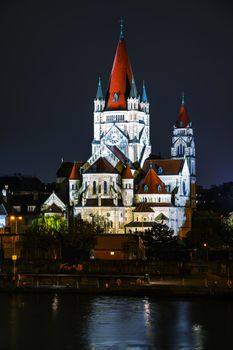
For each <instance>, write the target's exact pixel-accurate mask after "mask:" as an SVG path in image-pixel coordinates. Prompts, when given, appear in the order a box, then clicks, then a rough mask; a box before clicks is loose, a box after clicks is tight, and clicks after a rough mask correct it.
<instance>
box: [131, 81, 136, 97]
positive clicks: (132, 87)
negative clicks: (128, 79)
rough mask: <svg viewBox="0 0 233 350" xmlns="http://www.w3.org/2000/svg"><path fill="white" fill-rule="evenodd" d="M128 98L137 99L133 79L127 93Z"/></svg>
mask: <svg viewBox="0 0 233 350" xmlns="http://www.w3.org/2000/svg"><path fill="white" fill-rule="evenodd" d="M129 97H130V98H131V97H132V98H137V89H136V85H135V82H134V78H133V79H132V84H131V90H130V93H129Z"/></svg>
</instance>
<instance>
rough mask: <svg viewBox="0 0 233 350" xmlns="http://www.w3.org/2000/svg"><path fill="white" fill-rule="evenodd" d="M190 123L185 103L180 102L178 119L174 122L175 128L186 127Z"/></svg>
mask: <svg viewBox="0 0 233 350" xmlns="http://www.w3.org/2000/svg"><path fill="white" fill-rule="evenodd" d="M189 124H190V119H189V115H188V112H187V109H186V107H185V105H184V104H183V103H182V104H181V107H180V112H179V116H178V120H177V122H176V127H177V128H186V127H187V126H188V125H189Z"/></svg>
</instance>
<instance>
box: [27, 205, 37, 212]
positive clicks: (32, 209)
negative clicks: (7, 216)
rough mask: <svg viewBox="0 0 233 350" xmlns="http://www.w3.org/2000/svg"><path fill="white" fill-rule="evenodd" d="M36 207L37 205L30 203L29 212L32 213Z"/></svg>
mask: <svg viewBox="0 0 233 350" xmlns="http://www.w3.org/2000/svg"><path fill="white" fill-rule="evenodd" d="M35 209H36V206H35V205H28V212H30V213H32V212H33V211H34V210H35Z"/></svg>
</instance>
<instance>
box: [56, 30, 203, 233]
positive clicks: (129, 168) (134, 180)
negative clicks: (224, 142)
mask: <svg viewBox="0 0 233 350" xmlns="http://www.w3.org/2000/svg"><path fill="white" fill-rule="evenodd" d="M149 107H150V104H149V100H148V97H147V92H146V86H145V83H144V82H143V83H142V89H141V94H139V92H138V90H137V87H136V82H135V77H134V75H133V71H132V68H131V65H130V60H129V56H128V53H127V49H126V44H125V40H124V34H123V28H122V26H121V31H120V38H119V42H118V45H117V49H116V53H115V58H114V62H113V66H112V71H111V75H110V81H109V86H108V89H107V92H106V95H105V97H104V94H103V90H102V86H101V81H100V79H99V82H98V87H97V93H96V98H95V99H94V121H93V124H94V137H93V141H92V154H91V156H90V158H89V159H87V161H86V162H79V161H78V162H74V163H70V162H69V163H68V162H63V163H62V165H61V167H60V169H59V170H58V172H57V175H58V177H57V183H58V184H59V185H62V184H64V185H65V186H66V188H68V191H69V205H70V207H71V208H72V210H73V215H74V216H75V217H81V218H82V219H84V220H88V221H95V222H98V223H100V224H101V225H103V226H104V228H105V230H106V232H109V233H128V232H135V231H144V230H145V229H147V228H150V227H151V226H152V224H153V223H154V222H156V221H157V222H161V221H162V222H165V223H167V225H168V226H169V227H170V228H172V229H173V230H174V233H175V234H176V235H179V236H180V237H183V236H185V234H186V233H187V232H188V231H189V230H190V227H191V213H192V209H193V208H194V207H195V200H196V198H195V185H196V170H195V168H196V164H195V144H194V136H193V128H192V122H191V121H190V118H189V115H188V112H187V109H186V106H185V102H184V95H183V96H182V101H181V107H180V113H179V115H178V119H177V121H176V122H175V124H174V126H173V135H172V140H171V141H172V142H171V158H169V159H162V158H161V157H158V156H153V155H152V150H151V141H150V108H149ZM174 121H175V120H174ZM171 126H172V125H171Z"/></svg>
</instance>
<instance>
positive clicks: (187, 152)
mask: <svg viewBox="0 0 233 350" xmlns="http://www.w3.org/2000/svg"><path fill="white" fill-rule="evenodd" d="M171 158H172V159H182V158H186V160H187V163H188V167H189V172H190V188H191V207H192V208H194V207H195V206H196V156H195V142H194V136H193V127H192V122H191V121H190V118H189V115H188V112H187V109H186V106H185V103H184V93H182V100H181V107H180V111H179V115H178V119H177V122H176V123H175V125H174V127H173V135H172V147H171Z"/></svg>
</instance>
